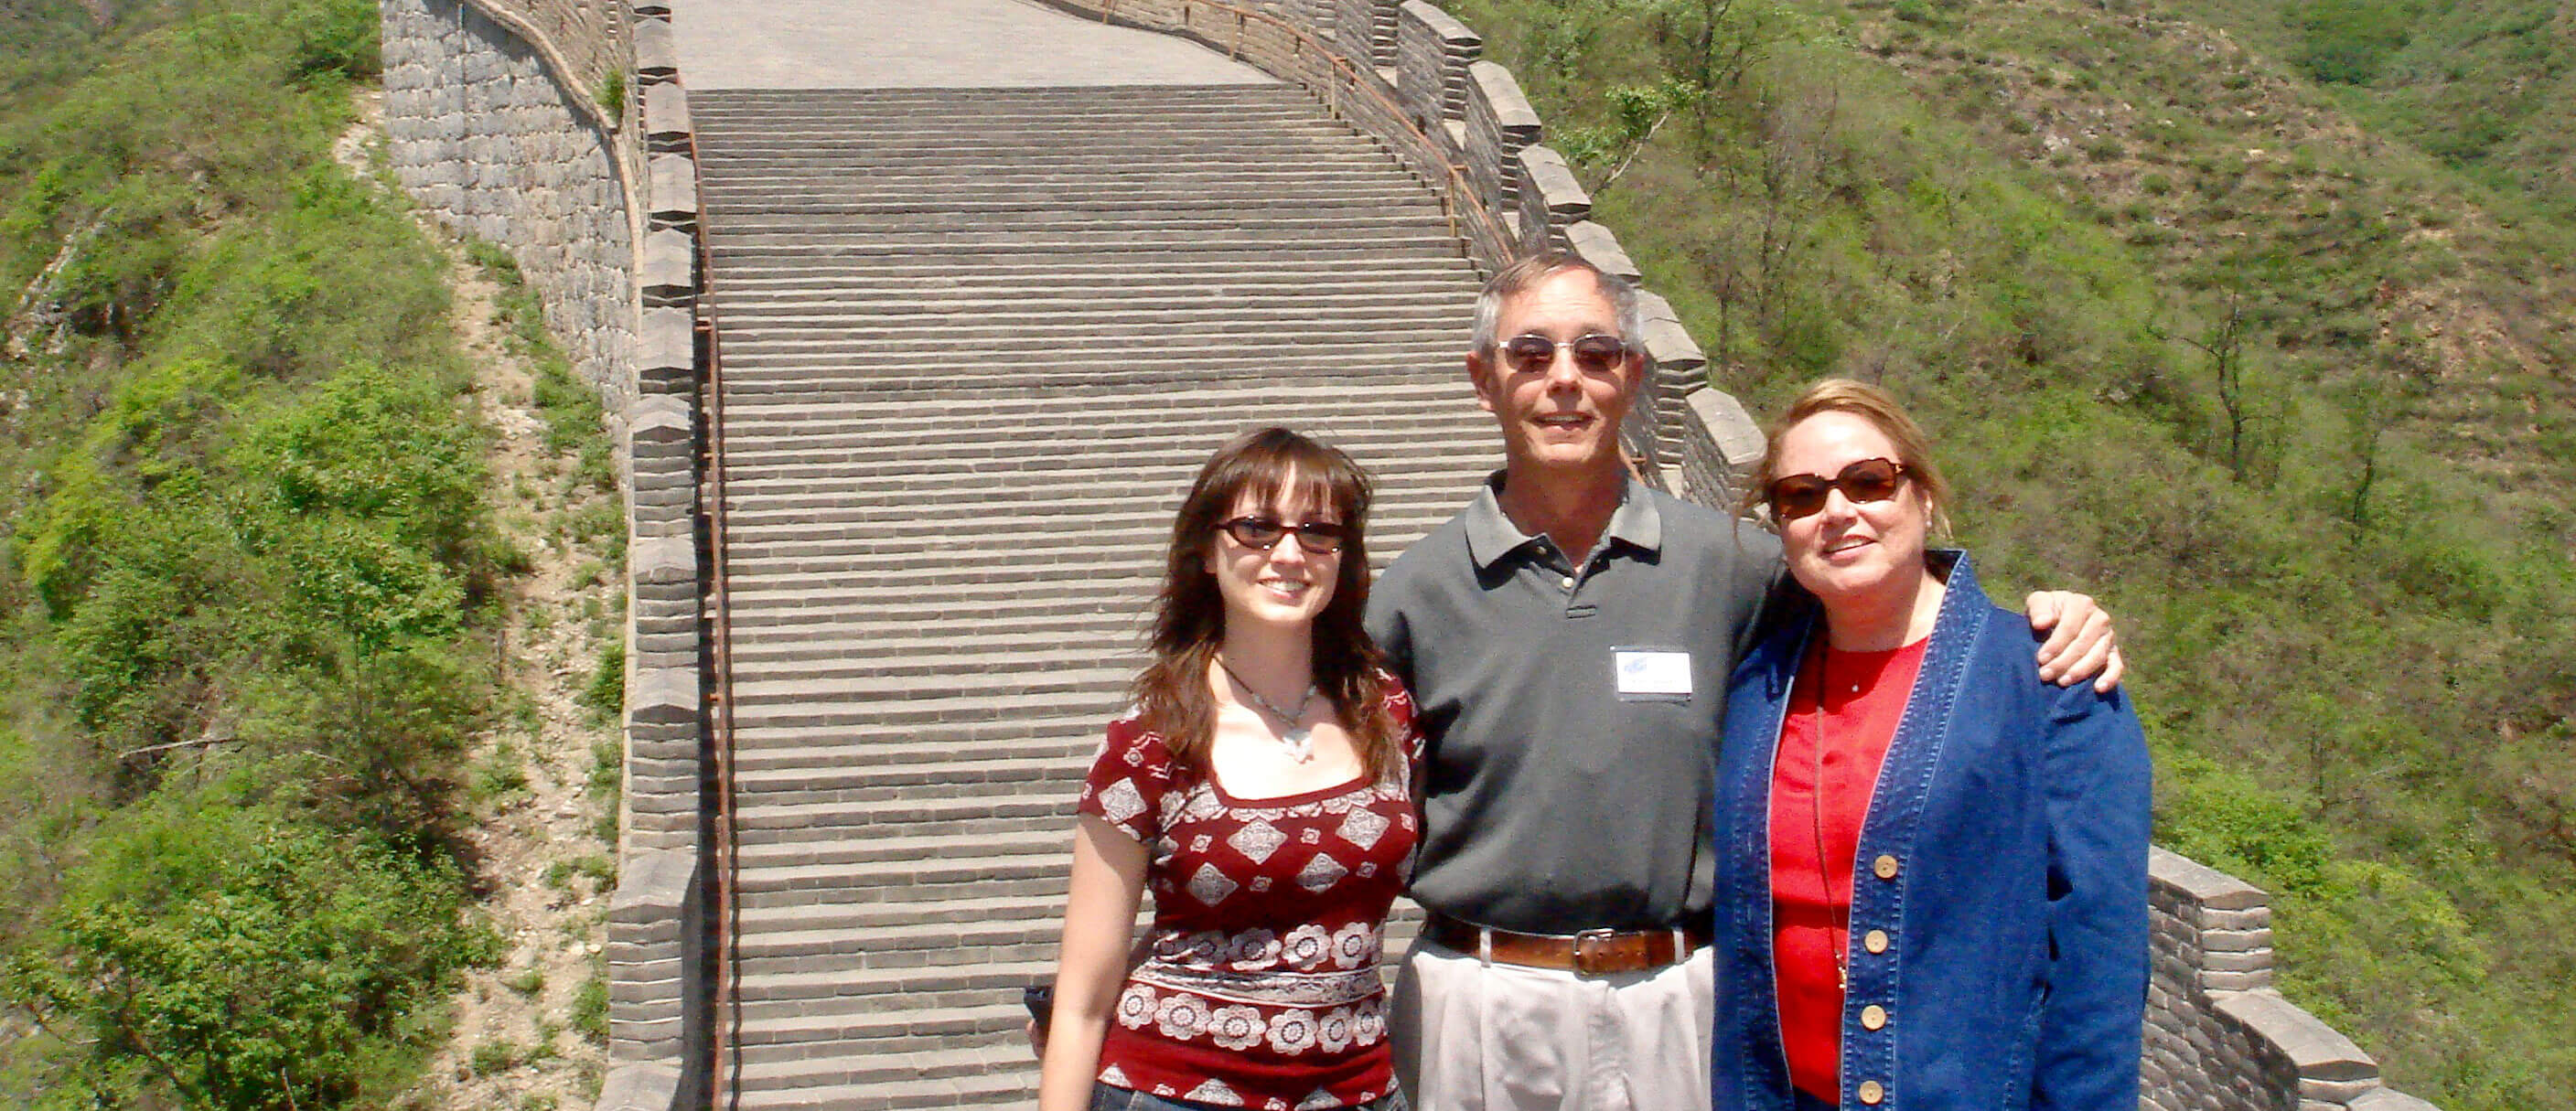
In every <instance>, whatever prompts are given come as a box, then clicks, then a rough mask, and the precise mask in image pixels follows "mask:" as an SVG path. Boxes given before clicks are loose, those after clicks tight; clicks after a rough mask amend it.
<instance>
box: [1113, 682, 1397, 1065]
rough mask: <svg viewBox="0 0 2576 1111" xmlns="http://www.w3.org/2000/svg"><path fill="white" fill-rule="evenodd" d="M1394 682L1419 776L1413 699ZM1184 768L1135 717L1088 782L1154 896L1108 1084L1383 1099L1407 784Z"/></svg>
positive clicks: (1393, 698)
mask: <svg viewBox="0 0 2576 1111" xmlns="http://www.w3.org/2000/svg"><path fill="white" fill-rule="evenodd" d="M1386 683H1387V686H1388V687H1389V688H1390V689H1391V690H1392V691H1393V692H1394V693H1393V694H1391V695H1390V697H1389V701H1390V704H1391V708H1392V709H1393V711H1394V716H1395V719H1396V723H1397V725H1398V727H1399V728H1400V729H1402V731H1403V732H1402V745H1403V754H1404V759H1405V762H1406V765H1407V767H1408V768H1409V767H1410V766H1412V765H1413V764H1414V763H1415V762H1416V761H1418V760H1419V759H1420V757H1421V741H1420V738H1419V737H1418V736H1417V735H1416V734H1415V733H1414V731H1413V702H1412V700H1411V699H1410V698H1409V697H1407V696H1406V695H1405V694H1404V693H1403V687H1401V686H1400V685H1397V684H1396V683H1395V682H1394V680H1392V679H1388V680H1386ZM1180 772H1181V769H1180V768H1179V766H1178V765H1177V764H1176V763H1175V762H1174V761H1173V759H1172V754H1171V750H1170V749H1169V748H1168V747H1166V746H1165V745H1164V743H1163V738H1162V736H1161V735H1160V734H1157V733H1154V732H1151V731H1149V730H1147V729H1146V728H1144V726H1143V725H1141V724H1139V723H1138V722H1137V720H1136V719H1135V718H1134V717H1132V716H1130V717H1126V718H1121V719H1119V720H1117V721H1114V722H1111V723H1110V725H1109V740H1108V743H1107V745H1105V746H1104V747H1103V748H1102V750H1101V753H1100V756H1099V758H1098V759H1097V760H1095V761H1094V762H1093V764H1092V767H1091V775H1090V778H1089V779H1088V781H1086V782H1085V783H1084V784H1083V788H1082V801H1081V803H1080V805H1079V807H1078V808H1079V810H1080V811H1081V812H1082V813H1085V814H1093V815H1098V816H1100V817H1102V818H1106V819H1108V820H1109V821H1110V822H1111V823H1113V824H1115V825H1117V826H1118V828H1120V829H1122V830H1125V831H1126V832H1127V833H1128V834H1130V835H1132V836H1134V837H1135V838H1136V840H1137V841H1139V842H1141V843H1143V844H1144V846H1145V848H1146V850H1147V852H1148V853H1149V854H1150V863H1149V864H1148V866H1147V874H1146V882H1147V885H1148V886H1150V887H1151V888H1152V889H1153V892H1154V926H1153V934H1152V941H1151V943H1150V945H1149V946H1148V956H1147V957H1146V959H1145V961H1144V963H1142V964H1140V965H1138V966H1137V967H1136V969H1135V971H1133V972H1131V973H1129V974H1128V978H1127V983H1126V984H1125V986H1124V987H1123V988H1121V989H1120V991H1119V994H1118V1003H1117V1007H1116V1009H1115V1010H1114V1011H1113V1012H1112V1016H1111V1021H1110V1023H1109V1033H1108V1036H1107V1038H1106V1039H1104V1041H1103V1042H1102V1044H1101V1047H1100V1066H1101V1067H1100V1073H1099V1080H1100V1082H1101V1083H1103V1084H1111V1085H1115V1086H1117V1087H1121V1088H1126V1089H1129V1090H1132V1091H1140V1092H1148V1093H1152V1094H1154V1095H1159V1096H1165V1097H1169V1098H1175V1099H1183V1100H1193V1101H1197V1102H1202V1103H1214V1104H1220V1105H1223V1106H1228V1107H1250V1108H1261V1109H1264V1111H1291V1109H1300V1108H1302V1109H1315V1108H1331V1107H1343V1106H1348V1105H1352V1104H1361V1103H1367V1102H1369V1101H1371V1100H1374V1099H1377V1098H1378V1097H1380V1096H1383V1095H1385V1094H1386V1093H1387V1091H1388V1090H1389V1089H1391V1088H1392V1087H1393V1086H1394V1083H1395V1076H1394V1068H1393V1063H1394V1062H1393V1057H1392V1056H1391V1055H1390V1054H1389V1053H1388V1051H1387V1045H1386V1014H1385V1008H1384V1005H1383V1001H1384V995H1385V988H1384V982H1383V981H1382V980H1380V979H1379V976H1378V961H1379V954H1380V948H1381V944H1382V933H1383V931H1384V929H1385V926H1386V911H1387V906H1388V905H1389V904H1390V903H1392V902H1394V900H1395V897H1396V895H1397V894H1398V893H1400V892H1402V891H1403V890H1404V881H1405V867H1406V864H1407V862H1408V861H1409V860H1410V859H1411V858H1412V855H1413V845H1414V842H1415V840H1416V839H1417V838H1418V837H1419V826H1418V824H1417V821H1416V819H1415V817H1414V806H1413V798H1412V793H1411V791H1410V790H1408V789H1407V786H1406V780H1407V779H1408V778H1409V775H1405V774H1401V773H1400V774H1399V776H1398V777H1397V778H1396V779H1394V780H1392V781H1389V782H1383V783H1369V782H1365V781H1358V780H1355V781H1353V782H1350V783H1345V784H1342V785H1340V786H1337V787H1327V788H1324V789H1323V790H1320V791H1308V792H1305V793H1303V794H1296V795H1289V796H1285V797H1282V798H1268V799H1240V798H1236V797H1234V796H1233V795H1230V794H1227V793H1226V792H1225V791H1224V790H1222V789H1220V788H1218V787H1217V786H1216V784H1215V782H1214V779H1213V777H1205V776H1203V777H1200V778H1198V779H1197V780H1196V781H1194V782H1184V780H1185V779H1186V777H1184V776H1182V775H1181V774H1180Z"/></svg>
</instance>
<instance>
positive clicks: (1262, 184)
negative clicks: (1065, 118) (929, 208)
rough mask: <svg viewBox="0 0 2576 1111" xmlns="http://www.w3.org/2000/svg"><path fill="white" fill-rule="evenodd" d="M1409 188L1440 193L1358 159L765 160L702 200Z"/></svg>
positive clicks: (1329, 193) (719, 207)
mask: <svg viewBox="0 0 2576 1111" xmlns="http://www.w3.org/2000/svg"><path fill="white" fill-rule="evenodd" d="M1406 186H1410V187H1411V188H1413V189H1414V190H1415V192H1416V193H1417V194H1419V195H1422V196H1426V197H1430V198H1431V199H1432V200H1433V201H1434V202H1435V203H1436V202H1437V201H1438V197H1437V196H1436V195H1434V194H1431V193H1429V192H1427V191H1425V190H1424V189H1423V187H1422V185H1421V183H1420V182H1419V181H1418V180H1417V179H1415V178H1413V177H1412V176H1411V175H1410V174H1408V173H1405V172H1404V171H1401V170H1397V169H1393V168H1391V167H1390V168H1386V169H1385V170H1384V171H1383V172H1380V170H1379V169H1377V168H1375V167H1369V166H1361V165H1358V164H1356V163H1354V164H1349V165H1337V166H1334V167H1332V168H1330V169H1322V168H1307V167H1297V166H1280V165H1263V164H1252V163H1247V164H1240V165H1201V164H1195V163H1162V162H1154V161H1142V162H1131V163H1128V164H1126V165H1121V166H1114V167H1096V168H1087V169H1086V170H1085V171H1084V172H1082V173H1064V172H1059V171H1057V170H1053V169H1050V168H1047V167H1044V166H973V167H969V166H943V165H920V166H910V167H902V168H889V167H873V168H870V169H868V170H867V171H865V172H864V173H861V172H854V171H853V170H852V169H851V168H850V167H847V166H809V167H792V166H768V167H762V168H759V169H757V170H749V169H748V168H746V171H745V172H742V173H738V174H735V175H732V176H730V177H724V178H718V179H715V180H713V181H710V182H708V183H707V185H706V187H705V188H704V189H703V190H702V191H701V200H703V201H704V202H705V204H706V207H707V208H708V210H709V211H710V212H712V213H714V214H716V215H717V216H718V217H721V216H723V215H725V214H727V213H731V212H735V211H758V210H759V207H760V206H761V205H762V204H764V203H766V202H769V201H772V200H788V199H793V198H797V197H805V196H824V197H848V198H853V199H883V200H912V201H918V202H921V203H931V204H935V203H938V202H939V201H940V200H942V199H943V198H948V197H956V198H959V199H966V198H972V197H976V196H989V195H994V194H996V193H997V192H998V191H1000V190H1003V189H1012V190H1026V191H1037V192H1061V193H1068V194H1080V195H1094V194H1106V195H1111V196H1120V197H1133V196H1136V195H1138V194H1139V193H1144V192H1152V191H1161V192H1168V193H1174V194H1180V195H1184V196H1200V197H1242V198H1246V199H1258V198H1266V197H1285V198H1298V197H1318V198H1332V197H1338V196H1342V195H1345V194H1348V193H1351V192H1353V191H1355V190H1359V191H1367V192H1372V193H1375V192H1386V191H1389V190H1390V189H1398V188H1402V187H1406Z"/></svg>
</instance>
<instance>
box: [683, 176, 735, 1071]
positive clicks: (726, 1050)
mask: <svg viewBox="0 0 2576 1111" xmlns="http://www.w3.org/2000/svg"><path fill="white" fill-rule="evenodd" d="M688 143H689V149H688V156H689V174H690V176H691V178H692V179H693V184H694V185H695V186H696V193H697V197H698V212H697V216H698V226H697V230H696V232H695V233H693V234H692V235H691V237H690V238H691V239H692V240H694V242H693V243H692V244H691V246H692V247H693V248H694V252H693V253H694V254H696V256H697V269H698V273H697V294H698V296H697V302H696V309H697V311H696V318H697V320H696V323H697V326H698V328H700V329H703V334H704V336H705V337H706V345H707V346H706V353H707V355H706V358H707V368H706V369H707V374H706V382H705V384H704V385H703V386H701V387H700V389H701V390H702V391H703V394H704V402H703V404H702V405H701V407H700V409H699V413H700V414H701V417H702V419H704V420H705V421H706V438H707V439H706V442H707V453H706V462H705V466H706V475H705V478H704V480H703V481H704V483H705V490H706V492H707V498H706V505H705V507H704V510H703V511H704V512H705V513H706V516H707V570H706V575H707V602H708V606H709V608H710V609H711V610H712V611H713V612H712V614H711V615H710V620H709V622H708V624H709V625H710V626H711V628H712V631H711V635H712V637H713V640H712V641H711V643H710V644H709V645H708V657H709V667H710V668H712V669H713V671H714V675H713V676H711V677H710V678H711V682H710V683H709V684H708V685H709V687H710V688H711V689H710V690H709V691H708V692H707V697H708V700H709V701H711V702H712V703H713V704H714V705H713V708H712V709H713V712H712V713H710V714H708V715H707V717H708V728H709V732H710V734H711V735H710V736H709V737H708V739H707V740H708V743H707V749H708V753H709V756H710V758H711V759H713V761H714V762H715V769H714V771H715V775H714V779H715V791H716V816H715V823H714V825H715V831H714V832H715V845H714V853H715V858H716V876H715V896H716V899H715V923H714V933H715V940H716V946H717V951H716V954H715V960H714V962H713V963H714V965H715V983H714V984H713V985H711V986H710V990H709V992H708V995H709V1002H710V1004H711V1005H712V1007H713V1009H714V1012H715V1013H714V1015H713V1016H711V1017H712V1019H713V1020H714V1022H715V1023H717V1024H720V1025H721V1026H722V1027H723V1029H722V1030H721V1032H712V1031H711V1033H713V1034H714V1035H715V1036H712V1037H710V1038H708V1041H710V1042H712V1043H714V1044H713V1045H712V1046H711V1047H710V1048H711V1050H712V1053H713V1056H714V1058H715V1059H714V1061H713V1062H711V1068H710V1071H709V1072H708V1074H707V1075H708V1093H707V1094H708V1097H709V1102H710V1104H711V1105H714V1106H722V1107H727V1108H731V1107H737V1106H739V1105H740V1103H741V1099H742V1088H741V1085H740V1084H739V1083H737V1082H736V1080H737V1076H738V1074H739V1072H740V1070H741V1065H742V1001H741V1000H740V999H739V998H737V996H738V995H739V985H738V984H737V983H736V981H735V973H734V964H735V962H736V961H737V960H738V959H739V958H740V956H741V940H740V937H739V934H740V931H739V930H736V929H735V928H734V888H735V876H736V865H737V856H738V854H739V848H740V846H739V844H738V843H737V839H736V837H735V830H734V789H733V755H734V754H733V596H732V591H731V575H730V574H729V573H728V568H727V564H726V559H725V468H724V443H725V440H724V424H725V422H724V329H722V328H720V327H718V326H717V321H716V308H715V299H714V297H713V296H711V294H712V293H713V292H714V280H715V260H714V259H713V258H712V257H710V256H709V254H708V251H707V202H706V196H707V193H706V182H705V180H704V176H703V174H702V173H701V172H700V170H699V162H698V151H697V136H696V135H694V134H692V135H690V137H689V140H688Z"/></svg>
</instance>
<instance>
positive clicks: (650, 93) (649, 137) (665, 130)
mask: <svg viewBox="0 0 2576 1111" xmlns="http://www.w3.org/2000/svg"><path fill="white" fill-rule="evenodd" d="M694 128H695V125H694V124H692V123H690V122H689V93H688V90H686V89H683V88H681V87H680V85H679V84H678V83H677V82H672V81H664V82H661V83H658V84H653V85H646V86H644V140H645V145H646V146H648V147H650V148H651V149H653V150H656V151H685V150H687V149H688V147H689V140H690V136H691V133H692V131H693V129H694Z"/></svg>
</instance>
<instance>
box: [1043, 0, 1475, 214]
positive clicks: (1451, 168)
mask: <svg viewBox="0 0 2576 1111" xmlns="http://www.w3.org/2000/svg"><path fill="white" fill-rule="evenodd" d="M1056 2H1057V3H1061V4H1065V5H1067V6H1070V7H1092V8H1096V9H1097V10H1098V11H1099V12H1100V21H1101V22H1103V23H1107V22H1109V20H1110V18H1111V17H1112V16H1113V15H1116V14H1117V9H1118V6H1119V3H1120V0H1056ZM1162 2H1163V3H1164V4H1166V5H1168V4H1171V3H1178V4H1179V5H1180V12H1181V18H1180V22H1179V25H1178V26H1177V28H1156V29H1159V30H1180V31H1186V32H1188V33H1190V34H1191V35H1193V36H1194V37H1199V38H1200V39H1201V41H1203V42H1206V43H1207V44H1208V45H1209V46H1211V47H1213V46H1215V45H1216V43H1215V41H1214V40H1213V39H1212V38H1208V37H1206V36H1205V35H1204V34H1203V33H1202V32H1201V31H1200V29H1199V28H1198V26H1197V25H1196V23H1195V22H1194V21H1193V20H1192V19H1191V13H1192V12H1193V11H1194V10H1196V9H1201V8H1205V9H1209V10H1211V11H1218V12H1224V13H1227V14H1230V15H1232V16H1234V17H1235V36H1234V44H1233V47H1232V48H1231V49H1229V50H1228V51H1227V54H1226V57H1228V58H1235V57H1238V56H1239V55H1240V54H1241V53H1242V47H1243V42H1244V30H1245V28H1246V27H1247V26H1248V25H1249V24H1251V23H1254V22H1259V23H1262V24H1266V25H1268V26H1271V27H1275V28H1277V29H1278V30H1280V31H1281V32H1283V33H1285V34H1286V35H1288V36H1289V37H1290V39H1291V40H1292V41H1293V42H1294V43H1295V44H1296V47H1297V51H1298V53H1300V54H1302V53H1303V52H1304V51H1306V50H1310V49H1311V50H1313V51H1314V52H1315V56H1316V57H1318V58H1321V59H1323V60H1324V62H1325V63H1326V64H1327V65H1329V66H1331V67H1332V69H1333V72H1334V74H1335V76H1336V77H1338V78H1339V79H1340V80H1338V81H1335V82H1333V83H1332V84H1331V85H1329V86H1327V87H1328V88H1329V89H1331V90H1332V91H1334V92H1342V91H1344V90H1348V91H1350V92H1353V93H1357V94H1360V95H1362V96H1364V97H1366V98H1367V99H1368V100H1370V101H1373V102H1374V103H1375V106H1376V107H1377V108H1378V109H1380V110H1382V111H1384V112H1385V113H1386V115H1387V117H1388V119H1389V120H1390V121H1392V126H1393V127H1394V128H1396V129H1398V130H1400V131H1401V132H1402V135H1401V137H1402V138H1406V139H1412V140H1414V141H1416V142H1418V143H1420V144H1421V149H1420V150H1418V151H1416V152H1415V153H1416V154H1417V156H1418V157H1419V158H1420V160H1421V161H1423V162H1428V163H1433V164H1436V165H1439V166H1440V167H1442V168H1443V169H1444V170H1446V171H1447V173H1446V175H1445V176H1446V180H1445V181H1444V182H1442V183H1441V184H1440V210H1441V215H1442V216H1444V217H1446V218H1447V219H1448V221H1449V234H1450V235H1451V236H1453V237H1457V238H1462V239H1470V240H1472V241H1473V242H1475V243H1477V244H1478V245H1479V246H1482V247H1483V248H1484V249H1485V250H1486V251H1488V252H1490V253H1491V254H1492V255H1493V256H1494V258H1493V261H1494V263H1495V264H1496V265H1500V264H1501V262H1502V261H1503V260H1504V259H1506V258H1508V257H1509V256H1510V255H1511V254H1512V253H1513V244H1512V240H1511V238H1510V237H1509V236H1507V235H1505V234H1504V232H1503V226H1502V223H1501V222H1500V221H1499V220H1497V219H1495V217H1494V214H1493V213H1492V211H1490V210H1489V209H1487V207H1486V205H1485V200H1484V197H1483V196H1482V195H1481V194H1479V193H1478V192H1477V191H1476V188H1475V183H1474V182H1473V181H1471V180H1469V179H1468V177H1467V168H1466V167H1464V166H1461V165H1459V164H1457V163H1455V162H1451V161H1449V160H1448V159H1447V158H1446V157H1443V156H1442V154H1441V149H1440V144H1439V143H1437V142H1434V141H1433V140H1432V138H1431V136H1430V135H1429V134H1428V133H1426V132H1424V131H1423V130H1422V129H1421V128H1419V127H1416V126H1414V124H1413V121H1412V118H1411V117H1409V116H1407V115H1406V114H1405V111H1404V106H1403V105H1402V104H1400V103H1397V102H1396V101H1395V100H1394V99H1392V98H1390V97H1388V96H1387V95H1386V94H1385V93H1384V92H1381V91H1379V89H1378V88H1377V86H1375V85H1374V84H1371V83H1369V82H1368V81H1364V80H1362V79H1361V76H1360V72H1359V67H1358V65H1357V64H1355V63H1353V62H1352V61H1351V60H1350V59H1349V58H1347V57H1344V56H1342V55H1341V54H1339V53H1337V52H1335V51H1334V50H1333V49H1332V48H1331V47H1329V46H1326V45H1325V44H1324V42H1323V40H1321V39H1318V38H1316V37H1315V36H1313V35H1311V34H1308V33H1307V32H1306V31H1305V30H1303V29H1302V28H1299V27H1298V26H1297V25H1295V24H1293V23H1289V22H1288V21H1286V20H1283V19H1280V18H1279V17H1277V16H1274V15H1271V14H1270V13H1268V12H1265V11H1260V10H1258V9H1254V8H1246V7H1242V6H1240V5H1237V4H1230V3H1226V2H1225V0H1162ZM1125 18H1127V19H1128V20H1129V21H1130V22H1133V23H1136V24H1138V25H1141V26H1146V27H1154V26H1155V25H1154V23H1153V22H1152V21H1150V20H1148V19H1146V18H1144V17H1143V16H1142V15H1134V16H1127V17H1125ZM1270 60H1271V61H1278V59H1275V58H1274V59H1270ZM1273 72H1277V71H1275V70H1274V71H1273ZM1289 74H1290V75H1292V76H1294V77H1295V78H1296V79H1297V80H1298V83H1299V84H1305V85H1307V87H1308V88H1310V89H1311V88H1313V87H1314V86H1313V85H1312V84H1310V83H1308V82H1307V80H1306V73H1305V72H1304V70H1303V69H1301V68H1296V67H1290V68H1289ZM1370 76H1372V77H1373V76H1375V74H1374V73H1373V72H1372V74H1371V75H1370ZM1325 104H1326V106H1327V107H1328V108H1329V109H1330V110H1331V111H1332V112H1333V114H1334V115H1337V116H1338V115H1341V114H1342V109H1341V105H1340V103H1339V102H1338V101H1336V100H1335V99H1334V98H1332V97H1330V96H1328V97H1326V99H1325ZM1388 137H1389V138H1396V136H1388ZM1462 213H1463V214H1464V216H1465V219H1466V221H1467V222H1468V223H1470V224H1472V225H1474V227H1473V229H1472V230H1473V231H1474V232H1475V233H1477V234H1475V235H1463V234H1461V230H1460V227H1459V223H1460V218H1461V214H1462Z"/></svg>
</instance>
